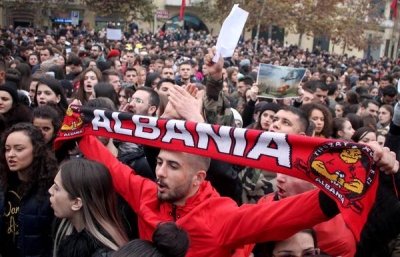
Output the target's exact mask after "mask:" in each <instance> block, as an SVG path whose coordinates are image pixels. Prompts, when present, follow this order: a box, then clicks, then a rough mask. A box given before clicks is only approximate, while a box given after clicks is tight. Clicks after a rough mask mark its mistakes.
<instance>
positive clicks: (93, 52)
mask: <svg viewBox="0 0 400 257" xmlns="http://www.w3.org/2000/svg"><path fill="white" fill-rule="evenodd" d="M99 56H100V49H99V47H97V46H92V49H91V50H90V57H91V58H94V59H97V58H99Z"/></svg>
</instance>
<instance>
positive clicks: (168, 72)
mask: <svg viewBox="0 0 400 257" xmlns="http://www.w3.org/2000/svg"><path fill="white" fill-rule="evenodd" d="M161 78H163V79H166V78H169V79H174V78H175V76H174V69H172V68H164V69H163V70H162V73H161Z"/></svg>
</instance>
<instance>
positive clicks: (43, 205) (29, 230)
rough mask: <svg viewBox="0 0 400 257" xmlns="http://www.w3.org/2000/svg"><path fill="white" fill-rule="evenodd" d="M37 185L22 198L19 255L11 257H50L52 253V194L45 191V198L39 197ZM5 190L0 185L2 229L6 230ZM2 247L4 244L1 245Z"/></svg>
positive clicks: (0, 219) (19, 224)
mask: <svg viewBox="0 0 400 257" xmlns="http://www.w3.org/2000/svg"><path fill="white" fill-rule="evenodd" d="M37 193H38V190H37V187H33V188H32V189H31V190H30V191H29V193H28V194H27V195H26V196H24V197H23V198H22V199H21V202H20V206H19V214H18V228H19V234H18V246H17V247H18V256H10V257H48V256H50V255H51V250H52V244H53V239H52V236H51V231H52V224H53V220H54V212H53V209H52V208H51V207H50V195H49V194H48V193H47V191H46V193H45V195H44V196H42V197H41V198H43V200H39V199H40V197H39V198H38V197H37ZM4 194H5V192H4V191H3V189H2V188H1V187H0V214H1V215H0V229H1V230H0V231H1V232H3V231H4V225H5V224H4V219H3V212H4V208H5V199H4ZM3 242H4V241H3ZM1 243H2V242H1V240H0V249H2V248H3V247H4V246H3V245H1ZM3 257H8V256H3Z"/></svg>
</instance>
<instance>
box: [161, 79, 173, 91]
mask: <svg viewBox="0 0 400 257" xmlns="http://www.w3.org/2000/svg"><path fill="white" fill-rule="evenodd" d="M165 82H169V83H171V84H173V85H176V81H175V80H173V79H170V78H164V79H160V81H159V82H158V83H157V89H160V87H161V85H162V84H163V83H165Z"/></svg>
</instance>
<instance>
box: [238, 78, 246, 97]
mask: <svg viewBox="0 0 400 257" xmlns="http://www.w3.org/2000/svg"><path fill="white" fill-rule="evenodd" d="M247 88H248V86H247V85H246V84H245V83H244V82H243V81H240V82H239V84H238V85H237V91H238V93H239V94H240V95H244V93H245V92H246V89H247Z"/></svg>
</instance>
